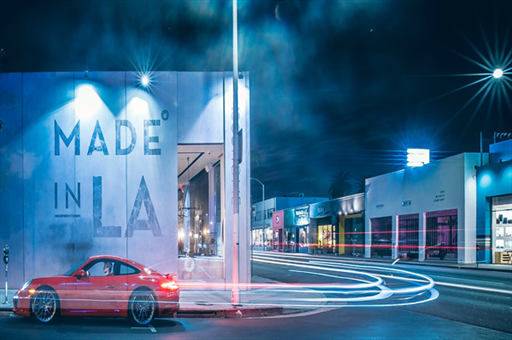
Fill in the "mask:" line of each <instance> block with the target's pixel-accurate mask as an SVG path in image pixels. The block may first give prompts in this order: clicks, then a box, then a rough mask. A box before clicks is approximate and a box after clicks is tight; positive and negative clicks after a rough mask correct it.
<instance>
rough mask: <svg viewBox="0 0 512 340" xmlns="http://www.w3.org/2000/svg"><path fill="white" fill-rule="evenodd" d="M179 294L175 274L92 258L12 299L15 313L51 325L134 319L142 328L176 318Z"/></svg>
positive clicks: (38, 281) (41, 280)
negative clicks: (62, 319)
mask: <svg viewBox="0 0 512 340" xmlns="http://www.w3.org/2000/svg"><path fill="white" fill-rule="evenodd" d="M179 301H180V291H179V287H178V285H177V284H176V282H175V281H174V276H172V275H169V274H166V275H162V274H160V273H159V272H157V271H155V270H153V269H150V268H147V267H145V266H143V265H141V264H139V263H136V262H133V261H131V260H128V259H125V258H122V257H118V256H110V255H101V256H91V257H90V258H88V259H86V260H84V261H82V262H81V263H80V264H78V265H76V266H74V267H73V268H71V269H70V270H69V271H68V272H67V273H65V274H63V275H57V276H51V277H43V278H37V279H33V280H30V281H28V282H26V283H25V284H24V285H23V287H22V288H21V289H20V290H18V292H16V294H15V295H14V297H13V307H14V309H13V310H14V313H16V314H18V315H22V316H35V317H36V318H37V319H38V320H39V321H41V322H49V321H51V320H53V319H54V317H55V316H57V315H62V316H108V317H131V318H133V320H134V321H135V322H136V323H138V324H141V325H144V324H147V323H149V322H150V321H151V320H152V319H153V318H154V317H156V316H176V313H177V312H178V310H179Z"/></svg>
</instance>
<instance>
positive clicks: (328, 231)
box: [318, 224, 334, 250]
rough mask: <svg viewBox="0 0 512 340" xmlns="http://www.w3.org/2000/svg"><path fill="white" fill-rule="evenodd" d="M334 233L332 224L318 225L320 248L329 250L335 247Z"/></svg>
mask: <svg viewBox="0 0 512 340" xmlns="http://www.w3.org/2000/svg"><path fill="white" fill-rule="evenodd" d="M333 241H334V235H333V230H332V224H327V225H319V226H318V248H319V249H323V250H328V249H330V248H332V247H333V243H334V242H333Z"/></svg>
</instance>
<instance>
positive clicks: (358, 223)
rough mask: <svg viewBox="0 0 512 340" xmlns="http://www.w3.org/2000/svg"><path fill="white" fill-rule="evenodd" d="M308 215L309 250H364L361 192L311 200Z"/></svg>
mask: <svg viewBox="0 0 512 340" xmlns="http://www.w3.org/2000/svg"><path fill="white" fill-rule="evenodd" d="M310 217H311V223H310V226H309V253H310V254H312V253H321V254H327V253H334V254H337V255H345V254H347V255H353V256H360V255H363V254H364V240H365V238H364V193H361V194H355V195H350V196H345V197H341V198H336V199H333V200H330V201H326V202H322V203H316V204H311V206H310Z"/></svg>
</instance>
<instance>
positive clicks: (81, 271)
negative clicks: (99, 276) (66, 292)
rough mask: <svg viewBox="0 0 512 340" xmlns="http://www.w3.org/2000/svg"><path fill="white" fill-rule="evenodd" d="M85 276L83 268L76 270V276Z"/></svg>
mask: <svg viewBox="0 0 512 340" xmlns="http://www.w3.org/2000/svg"><path fill="white" fill-rule="evenodd" d="M84 276H85V271H84V270H83V269H80V270H79V271H77V272H76V274H75V277H76V278H77V279H79V278H81V277H84Z"/></svg>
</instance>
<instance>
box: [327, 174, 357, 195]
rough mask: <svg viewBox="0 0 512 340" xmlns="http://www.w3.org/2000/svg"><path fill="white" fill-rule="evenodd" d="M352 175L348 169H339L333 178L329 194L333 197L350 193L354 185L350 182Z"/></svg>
mask: <svg viewBox="0 0 512 340" xmlns="http://www.w3.org/2000/svg"><path fill="white" fill-rule="evenodd" d="M351 178H352V175H351V174H350V172H347V171H338V172H337V173H336V174H335V175H334V176H332V179H331V186H330V187H329V196H330V198H331V199H333V198H338V197H343V196H347V195H350V194H351V193H352V190H353V187H352V184H351V183H350V179H351Z"/></svg>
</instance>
